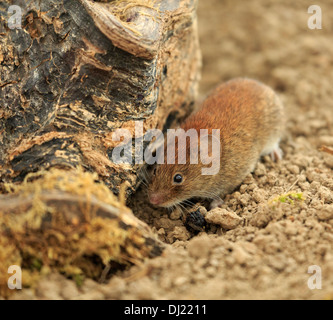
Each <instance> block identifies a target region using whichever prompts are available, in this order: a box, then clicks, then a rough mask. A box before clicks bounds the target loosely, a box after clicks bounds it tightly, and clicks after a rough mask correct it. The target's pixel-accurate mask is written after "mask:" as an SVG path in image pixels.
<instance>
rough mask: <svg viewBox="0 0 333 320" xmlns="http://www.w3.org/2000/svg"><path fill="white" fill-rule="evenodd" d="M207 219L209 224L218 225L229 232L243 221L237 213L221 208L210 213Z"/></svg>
mask: <svg viewBox="0 0 333 320" xmlns="http://www.w3.org/2000/svg"><path fill="white" fill-rule="evenodd" d="M205 219H206V221H207V222H208V223H214V224H218V225H220V226H221V227H222V228H223V229H227V230H230V229H234V228H236V227H237V226H238V225H239V224H240V223H241V221H242V220H243V219H242V218H241V217H239V216H238V215H237V214H236V213H234V212H230V211H227V210H226V209H221V208H215V209H213V210H210V211H208V212H207V214H206V216H205Z"/></svg>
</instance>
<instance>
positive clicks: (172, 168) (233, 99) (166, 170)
mask: <svg viewBox="0 0 333 320" xmlns="http://www.w3.org/2000/svg"><path fill="white" fill-rule="evenodd" d="M180 127H181V128H183V129H184V130H185V131H186V130H188V129H195V130H197V132H198V133H199V132H200V129H220V130H221V134H220V142H221V144H220V145H221V153H220V160H221V161H220V171H219V172H218V174H216V175H202V174H201V168H202V167H209V165H208V166H207V165H203V164H202V163H200V160H199V163H198V164H190V163H189V144H188V143H187V145H186V152H185V153H186V155H187V162H186V164H177V160H178V157H177V155H176V164H166V158H165V162H164V164H161V165H157V167H156V170H155V174H153V176H152V178H151V181H150V184H149V189H148V195H149V198H150V199H152V198H154V197H155V200H154V202H153V201H152V200H151V202H152V203H154V204H157V205H159V206H163V207H170V206H172V205H175V204H177V203H180V202H182V201H184V200H186V199H189V198H192V197H202V198H211V199H216V198H218V197H223V196H224V195H225V194H227V193H229V192H231V191H233V190H234V189H235V188H236V187H237V186H238V185H239V184H241V183H242V181H243V180H244V178H245V177H246V175H247V174H249V173H250V172H251V171H253V170H254V168H255V165H256V163H257V161H258V159H259V158H260V156H261V155H264V154H268V153H274V154H275V155H278V153H279V150H280V149H279V148H278V143H279V141H280V138H281V135H282V131H283V127H284V114H283V106H282V103H281V102H280V100H279V98H278V97H277V95H276V94H275V93H274V91H273V90H272V89H270V88H269V87H267V86H265V85H264V84H262V83H260V82H258V81H255V80H250V79H240V78H237V79H233V80H230V81H228V82H226V83H223V84H222V85H220V86H218V87H217V88H216V89H215V90H214V91H213V92H212V93H211V94H210V95H209V96H208V97H207V98H206V100H205V101H204V102H203V103H202V105H201V107H200V108H199V110H198V111H197V112H195V113H194V114H192V115H191V116H190V117H189V118H187V119H186V120H185V122H184V123H183V124H182V125H181V126H180ZM199 136H200V135H199ZM176 150H177V149H176ZM165 157H166V153H165ZM199 159H200V158H199ZM176 173H180V174H181V175H182V176H183V182H182V183H181V184H175V183H174V181H173V178H174V176H175V174H176ZM156 199H158V201H156Z"/></svg>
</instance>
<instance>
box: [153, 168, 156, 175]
mask: <svg viewBox="0 0 333 320" xmlns="http://www.w3.org/2000/svg"><path fill="white" fill-rule="evenodd" d="M153 175H154V176H155V175H156V168H154V170H153Z"/></svg>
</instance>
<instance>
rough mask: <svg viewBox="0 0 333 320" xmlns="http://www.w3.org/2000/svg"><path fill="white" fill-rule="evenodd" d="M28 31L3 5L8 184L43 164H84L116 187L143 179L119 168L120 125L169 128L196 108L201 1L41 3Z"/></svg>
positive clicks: (1, 141)
mask: <svg viewBox="0 0 333 320" xmlns="http://www.w3.org/2000/svg"><path fill="white" fill-rule="evenodd" d="M28 3H29V5H28V6H27V4H26V1H18V3H15V4H17V5H20V6H21V8H22V13H23V16H22V29H13V30H11V29H9V28H8V27H7V20H8V18H9V16H10V14H9V13H8V8H9V6H10V5H11V4H12V1H9V0H7V1H4V2H2V3H1V4H0V13H1V18H0V19H1V21H0V68H1V79H0V117H1V118H0V134H1V135H0V179H1V181H3V182H21V181H22V180H23V179H24V177H25V176H26V175H27V173H29V172H35V171H38V170H40V169H42V168H45V169H49V168H51V167H58V168H63V169H64V170H66V169H69V168H73V167H76V166H78V165H81V166H83V167H84V168H85V169H86V170H89V171H95V172H97V173H98V174H99V177H100V179H101V180H102V181H104V182H105V183H106V184H107V185H108V186H109V187H110V189H111V190H112V191H113V192H115V193H118V191H119V185H120V184H121V183H122V182H123V181H128V182H129V185H130V187H131V188H130V189H129V192H130V191H131V190H133V189H134V188H135V185H136V183H137V178H136V172H137V170H138V167H137V166H135V165H130V166H128V165H127V166H122V165H115V164H114V163H112V159H111V157H110V156H111V154H112V150H113V147H114V146H115V144H114V143H113V142H112V140H111V136H112V133H113V132H114V131H115V130H116V129H117V128H127V129H129V130H131V131H133V128H134V121H135V120H140V121H143V122H144V128H145V129H148V128H159V129H162V128H163V127H164V128H166V127H169V126H171V125H172V124H173V123H175V122H176V121H177V120H179V119H180V118H183V117H185V116H186V115H187V114H188V113H189V112H190V111H191V109H192V106H193V102H194V100H195V95H196V91H197V84H198V79H199V69H200V53H199V46H198V38H197V26H196V12H195V9H196V0H171V1H162V0H160V1H156V2H155V8H148V7H145V6H133V7H131V8H129V9H128V10H126V11H125V14H124V16H122V17H121V18H122V19H123V20H120V19H119V18H117V17H116V16H115V15H114V14H112V12H113V10H114V6H115V4H114V2H112V1H111V2H95V1H91V0H68V1H62V0H43V1H39V0H33V1H29V2H28Z"/></svg>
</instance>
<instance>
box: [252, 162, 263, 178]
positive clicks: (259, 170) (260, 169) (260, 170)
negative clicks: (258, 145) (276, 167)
mask: <svg viewBox="0 0 333 320" xmlns="http://www.w3.org/2000/svg"><path fill="white" fill-rule="evenodd" d="M254 174H255V175H256V176H258V177H261V176H264V175H265V174H266V167H265V166H264V165H263V164H262V163H261V162H258V164H257V168H256V169H255V171H254Z"/></svg>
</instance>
